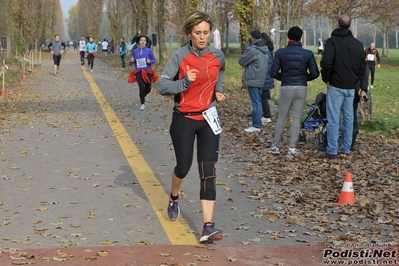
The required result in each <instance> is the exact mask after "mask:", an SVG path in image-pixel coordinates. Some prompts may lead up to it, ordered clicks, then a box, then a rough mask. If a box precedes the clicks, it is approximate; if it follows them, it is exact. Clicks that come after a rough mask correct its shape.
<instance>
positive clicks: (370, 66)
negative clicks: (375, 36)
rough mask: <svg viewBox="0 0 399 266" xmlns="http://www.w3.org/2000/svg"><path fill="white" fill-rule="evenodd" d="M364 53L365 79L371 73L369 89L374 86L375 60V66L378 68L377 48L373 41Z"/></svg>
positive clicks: (378, 56)
mask: <svg viewBox="0 0 399 266" xmlns="http://www.w3.org/2000/svg"><path fill="white" fill-rule="evenodd" d="M364 53H365V54H366V75H367V79H368V78H369V74H370V73H371V80H370V89H373V88H374V73H375V62H377V67H378V68H380V67H381V65H380V55H379V53H378V50H377V49H375V45H374V43H373V42H372V43H370V46H369V47H368V48H366V50H364Z"/></svg>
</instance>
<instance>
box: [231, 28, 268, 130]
mask: <svg viewBox="0 0 399 266" xmlns="http://www.w3.org/2000/svg"><path fill="white" fill-rule="evenodd" d="M250 35H251V38H250V39H251V45H250V46H249V47H248V48H247V49H245V51H244V53H243V54H242V55H241V56H240V58H238V63H239V64H240V65H241V66H242V67H243V68H244V77H243V85H244V86H246V87H247V88H248V94H249V99H250V102H251V107H252V125H251V126H249V127H248V128H245V129H244V130H245V132H248V133H252V132H259V131H260V129H261V128H262V120H261V119H262V100H261V95H262V88H263V86H264V84H265V80H266V75H267V73H268V61H269V57H268V54H269V49H268V47H267V46H266V44H265V43H264V42H263V40H262V39H261V38H262V36H261V32H260V31H259V30H253V31H252V32H251V34H250Z"/></svg>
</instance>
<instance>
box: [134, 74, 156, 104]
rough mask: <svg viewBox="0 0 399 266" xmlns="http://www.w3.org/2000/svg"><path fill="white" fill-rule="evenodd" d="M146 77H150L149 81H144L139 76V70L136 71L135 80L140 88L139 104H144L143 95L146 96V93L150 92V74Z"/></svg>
mask: <svg viewBox="0 0 399 266" xmlns="http://www.w3.org/2000/svg"><path fill="white" fill-rule="evenodd" d="M148 78H149V79H150V83H145V82H144V80H143V77H142V76H141V72H138V73H136V80H137V83H138V84H139V90H140V102H141V104H144V102H145V96H147V94H148V93H150V91H151V81H152V75H151V74H148Z"/></svg>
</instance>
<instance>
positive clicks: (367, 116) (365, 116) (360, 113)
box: [357, 90, 372, 121]
mask: <svg viewBox="0 0 399 266" xmlns="http://www.w3.org/2000/svg"><path fill="white" fill-rule="evenodd" d="M367 96H368V97H369V100H368V101H367V102H365V101H360V103H359V106H358V109H357V117H358V118H359V120H365V121H370V120H371V115H372V101H371V94H370V90H369V91H368V92H367Z"/></svg>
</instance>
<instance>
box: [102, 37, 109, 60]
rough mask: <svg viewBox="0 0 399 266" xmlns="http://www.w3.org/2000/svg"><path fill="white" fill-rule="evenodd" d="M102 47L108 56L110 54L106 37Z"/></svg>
mask: <svg viewBox="0 0 399 266" xmlns="http://www.w3.org/2000/svg"><path fill="white" fill-rule="evenodd" d="M101 47H102V49H103V55H105V56H107V54H108V42H107V40H106V39H104V40H103V41H102V43H101Z"/></svg>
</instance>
